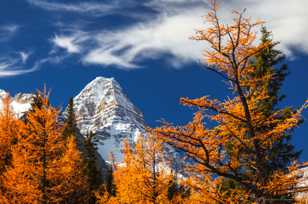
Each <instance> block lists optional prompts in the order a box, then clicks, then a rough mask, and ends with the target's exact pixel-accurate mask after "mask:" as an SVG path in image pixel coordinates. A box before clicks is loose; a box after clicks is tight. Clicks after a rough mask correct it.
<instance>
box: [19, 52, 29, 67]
mask: <svg viewBox="0 0 308 204" xmlns="http://www.w3.org/2000/svg"><path fill="white" fill-rule="evenodd" d="M19 55H20V58H21V61H22V63H24V64H25V63H26V62H27V60H28V59H29V57H30V55H31V53H30V52H25V51H20V52H19Z"/></svg>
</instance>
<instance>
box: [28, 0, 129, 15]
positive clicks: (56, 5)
mask: <svg viewBox="0 0 308 204" xmlns="http://www.w3.org/2000/svg"><path fill="white" fill-rule="evenodd" d="M27 1H28V3H30V4H32V5H34V6H37V7H40V8H42V9H45V10H49V11H63V12H74V13H87V14H95V15H106V14H107V13H109V12H112V11H114V10H115V9H116V8H119V6H120V5H119V4H118V1H116V0H115V1H111V2H109V3H103V2H101V1H97V2H88V1H84V2H77V3H66V2H63V1H58V2H55V1H48V0H27ZM122 6H123V5H122Z"/></svg>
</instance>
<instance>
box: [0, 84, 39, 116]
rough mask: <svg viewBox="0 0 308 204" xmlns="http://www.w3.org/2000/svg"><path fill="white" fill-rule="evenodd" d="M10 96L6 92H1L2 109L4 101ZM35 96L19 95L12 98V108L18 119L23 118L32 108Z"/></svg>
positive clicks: (0, 105)
mask: <svg viewBox="0 0 308 204" xmlns="http://www.w3.org/2000/svg"><path fill="white" fill-rule="evenodd" d="M6 96H8V93H7V92H6V91H4V90H0V109H2V107H3V102H2V100H3V99H4V98H5V97H6ZM32 98H33V94H27V93H19V94H16V95H15V96H14V97H12V102H11V104H10V105H11V108H12V110H13V112H14V113H15V114H16V115H17V117H21V116H23V115H24V114H25V113H26V112H27V111H28V110H30V108H31V103H32Z"/></svg>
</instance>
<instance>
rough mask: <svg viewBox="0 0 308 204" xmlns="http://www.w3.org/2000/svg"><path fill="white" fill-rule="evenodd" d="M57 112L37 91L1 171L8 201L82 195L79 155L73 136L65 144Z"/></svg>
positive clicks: (47, 200)
mask: <svg viewBox="0 0 308 204" xmlns="http://www.w3.org/2000/svg"><path fill="white" fill-rule="evenodd" d="M58 114H59V111H58V109H56V108H53V107H52V106H51V105H50V104H49V99H48V97H47V95H46V94H45V93H41V92H38V93H37V94H36V96H35V97H34V103H33V105H32V110H31V111H29V112H28V113H27V114H26V117H25V121H24V122H23V128H22V131H21V133H20V135H19V136H18V143H17V144H16V145H15V146H14V149H12V162H11V167H10V168H9V169H8V170H7V171H6V172H5V174H4V180H3V181H4V182H3V183H4V188H5V196H6V198H7V199H8V200H10V202H11V203H70V202H69V201H70V200H71V199H75V200H76V198H75V197H76V196H79V195H80V196H81V197H82V196H84V195H81V194H82V193H81V192H80V191H83V190H85V189H84V188H85V187H86V185H85V182H84V181H83V180H84V179H85V177H84V176H83V175H82V174H81V173H80V172H79V170H78V166H79V162H80V155H79V152H78V150H77V148H76V146H75V144H74V143H75V140H68V141H67V142H68V143H67V144H65V140H64V139H63V134H62V133H63V132H62V131H63V125H62V124H61V123H59V121H58ZM68 178H70V179H71V180H67V179H68ZM72 195H74V196H73V197H71V196H72Z"/></svg>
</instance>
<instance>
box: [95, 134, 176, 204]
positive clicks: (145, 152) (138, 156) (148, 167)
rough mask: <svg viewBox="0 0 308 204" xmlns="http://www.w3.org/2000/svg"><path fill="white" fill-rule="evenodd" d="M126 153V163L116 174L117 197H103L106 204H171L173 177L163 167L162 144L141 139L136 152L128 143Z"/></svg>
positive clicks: (151, 138) (116, 170) (150, 139)
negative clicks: (169, 193)
mask: <svg viewBox="0 0 308 204" xmlns="http://www.w3.org/2000/svg"><path fill="white" fill-rule="evenodd" d="M123 152H124V162H123V163H121V164H119V165H116V169H115V170H114V183H115V185H116V197H108V194H106V193H105V194H102V195H101V196H100V198H101V200H102V203H103V202H106V198H107V200H108V199H111V201H108V202H110V203H116V202H118V203H127V204H129V203H131V204H133V203H134V204H135V203H136V204H137V203H140V204H141V203H142V204H147V203H149V204H150V203H153V204H155V203H157V204H158V203H168V202H167V201H168V195H167V194H168V188H169V185H170V183H171V181H172V175H171V174H170V173H168V171H167V169H164V167H163V148H162V146H161V144H160V142H159V141H157V139H156V138H155V137H153V136H151V135H148V136H147V138H142V137H139V139H138V141H137V143H136V145H135V147H134V148H133V147H132V146H131V145H130V144H129V142H128V141H126V142H125V143H124V148H123Z"/></svg>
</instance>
